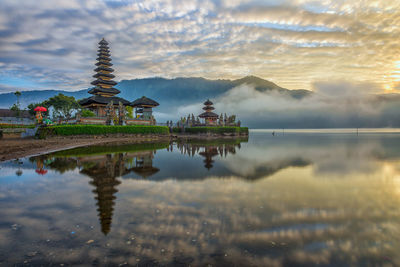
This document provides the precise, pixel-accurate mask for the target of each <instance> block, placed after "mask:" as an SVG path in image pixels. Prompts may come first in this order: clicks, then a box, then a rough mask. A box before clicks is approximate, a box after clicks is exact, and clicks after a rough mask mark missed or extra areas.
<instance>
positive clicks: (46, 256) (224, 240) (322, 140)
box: [0, 132, 400, 266]
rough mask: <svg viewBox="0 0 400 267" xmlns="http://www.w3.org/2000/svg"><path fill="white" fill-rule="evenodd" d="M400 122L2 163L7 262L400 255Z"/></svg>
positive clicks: (292, 261)
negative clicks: (366, 129)
mask: <svg viewBox="0 0 400 267" xmlns="http://www.w3.org/2000/svg"><path fill="white" fill-rule="evenodd" d="M399 163H400V135H399V134H398V133H374V132H370V133H365V134H360V135H358V136H357V135H355V134H354V133H340V132H335V133H332V134H329V133H316V132H302V133H296V132H291V133H286V134H285V135H283V134H277V135H275V136H272V135H271V133H269V132H252V133H251V135H250V138H249V140H247V139H237V140H231V139H225V140H211V141H206V142H204V141H196V140H191V141H187V142H174V143H156V144H139V145H128V146H127V145H124V146H113V147H111V146H95V147H84V148H76V149H70V150H65V151H59V152H55V153H51V154H48V155H42V156H38V157H32V158H26V159H21V160H18V161H9V162H5V163H2V164H1V165H0V168H1V169H0V185H1V188H0V263H2V264H3V265H10V264H15V263H16V264H24V263H25V264H27V265H49V264H71V265H79V264H82V265H119V264H128V265H139V266H153V265H172V266H187V265H192V266H198V265H207V264H211V265H214V266H216V265H218V266H221V265H230V266H233V265H235V266H252V265H254V266H288V265H322V266H326V265H329V266H347V265H363V266H364V265H383V264H388V265H389V266H390V265H399V264H400V256H399V253H398V251H399V250H400V244H399V241H398V238H397V236H398V235H399V234H400V212H399V210H400V209H399V207H400V165H399Z"/></svg>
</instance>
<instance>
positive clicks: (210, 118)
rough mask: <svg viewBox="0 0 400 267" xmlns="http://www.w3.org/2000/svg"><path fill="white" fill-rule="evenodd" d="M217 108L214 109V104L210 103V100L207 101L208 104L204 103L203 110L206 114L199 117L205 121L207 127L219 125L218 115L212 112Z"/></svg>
mask: <svg viewBox="0 0 400 267" xmlns="http://www.w3.org/2000/svg"><path fill="white" fill-rule="evenodd" d="M214 109H215V108H214V107H213V102H211V101H210V99H207V101H206V102H204V107H203V110H205V112H203V113H201V114H200V115H199V117H200V118H202V119H204V121H205V124H206V125H217V120H218V117H219V116H218V115H217V114H215V113H214V112H212V110H214Z"/></svg>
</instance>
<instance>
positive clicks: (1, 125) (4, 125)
mask: <svg viewBox="0 0 400 267" xmlns="http://www.w3.org/2000/svg"><path fill="white" fill-rule="evenodd" d="M6 128H29V129H33V128H35V125H33V124H30V125H20V124H3V123H0V129H6Z"/></svg>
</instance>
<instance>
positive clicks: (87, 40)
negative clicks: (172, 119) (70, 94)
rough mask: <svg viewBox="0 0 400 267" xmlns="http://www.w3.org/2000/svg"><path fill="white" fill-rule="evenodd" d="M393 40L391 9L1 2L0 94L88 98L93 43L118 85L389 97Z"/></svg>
mask: <svg viewBox="0 0 400 267" xmlns="http://www.w3.org/2000/svg"><path fill="white" fill-rule="evenodd" d="M399 34H400V1H398V0H384V1H383V0H382V1H373V0H354V1H344V0H335V1H329V0H321V1H316V0H286V1H285V0H282V1H276V0H273V1H272V0H262V1H257V0H254V1H251V0H199V1H189V0H188V1H174V0H165V1H149V0H147V1H144V0H143V1H141V0H132V1H131V0H127V1H120V0H88V1H78V0H58V1H50V0H24V1H21V0H19V1H18V0H1V2H0V93H1V92H9V91H15V90H16V89H19V90H31V89H63V90H77V89H84V88H88V87H89V86H90V81H91V80H92V79H93V78H92V77H91V76H92V75H93V68H94V65H93V64H94V63H95V58H96V53H97V52H96V50H97V43H98V41H99V40H100V39H101V37H105V38H106V39H107V40H108V41H109V42H110V45H111V52H112V58H113V63H114V64H115V65H114V68H115V74H116V75H117V78H116V80H117V81H118V80H122V79H134V78H144V77H153V76H162V77H168V78H174V77H191V76H201V77H205V78H210V79H217V78H228V79H234V78H240V77H243V76H246V75H256V76H259V77H261V78H264V79H267V80H270V81H273V82H275V83H277V84H279V85H280V86H283V87H286V88H289V89H299V88H303V89H309V90H313V89H314V88H315V85H316V84H319V83H324V82H327V81H330V82H331V81H338V82H344V81H345V82H353V83H360V84H371V85H372V86H373V87H374V88H378V89H379V90H381V92H396V90H399V89H400V43H399V40H398V36H399ZM360 90H363V89H360ZM367 90H368V88H367Z"/></svg>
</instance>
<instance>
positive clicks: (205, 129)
mask: <svg viewBox="0 0 400 267" xmlns="http://www.w3.org/2000/svg"><path fill="white" fill-rule="evenodd" d="M243 128H245V127H243ZM185 132H186V133H191V134H200V133H213V134H224V133H228V134H239V133H246V132H247V130H243V131H242V129H241V128H240V127H233V126H226V127H189V128H186V129H185Z"/></svg>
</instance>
